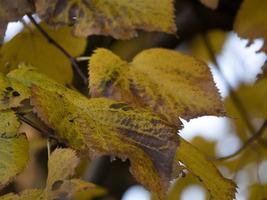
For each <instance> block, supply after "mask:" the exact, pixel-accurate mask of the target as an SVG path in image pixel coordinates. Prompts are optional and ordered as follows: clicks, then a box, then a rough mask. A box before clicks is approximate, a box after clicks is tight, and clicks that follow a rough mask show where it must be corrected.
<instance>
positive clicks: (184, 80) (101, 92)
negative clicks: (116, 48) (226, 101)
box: [89, 49, 223, 125]
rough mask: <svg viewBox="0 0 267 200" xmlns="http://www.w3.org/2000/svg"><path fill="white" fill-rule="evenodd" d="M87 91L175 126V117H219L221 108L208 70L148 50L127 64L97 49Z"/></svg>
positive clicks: (174, 55)
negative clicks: (142, 111)
mask: <svg viewBox="0 0 267 200" xmlns="http://www.w3.org/2000/svg"><path fill="white" fill-rule="evenodd" d="M89 77H90V82H89V89H90V92H91V95H92V96H93V97H103V96H104V97H108V98H111V99H114V100H119V101H124V102H127V103H129V104H132V105H135V106H139V107H145V108H149V109H150V110H151V111H153V112H156V113H158V114H159V115H161V116H163V117H165V118H166V119H167V120H168V121H169V122H171V123H172V124H178V125H179V123H180V121H179V120H178V117H182V118H185V119H187V120H188V119H191V118H194V117H198V116H203V115H217V116H220V115H223V106H222V103H221V99H220V96H219V94H218V91H217V88H216V86H215V84H214V82H213V79H212V76H211V73H210V71H209V68H208V66H207V65H206V64H205V63H204V62H202V61H200V60H197V59H195V58H193V57H190V56H187V55H184V54H181V53H179V52H177V51H172V50H166V49H150V50H145V51H143V52H141V53H140V54H138V55H137V56H136V57H135V58H134V59H133V61H132V62H131V63H127V62H125V61H123V60H121V59H120V58H119V57H118V56H116V55H114V54H113V53H112V52H111V51H109V50H106V49H98V50H96V51H95V53H94V54H93V56H92V57H91V58H90V63H89Z"/></svg>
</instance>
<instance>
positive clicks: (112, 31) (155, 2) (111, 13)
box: [35, 0, 176, 39]
mask: <svg viewBox="0 0 267 200" xmlns="http://www.w3.org/2000/svg"><path fill="white" fill-rule="evenodd" d="M159 5H160V6H159ZM35 6H36V10H37V13H38V14H39V16H40V17H41V18H43V19H44V20H46V21H47V22H48V23H50V24H52V25H61V24H68V25H69V24H74V34H75V35H77V36H82V37H87V36H88V35H94V34H97V35H99V34H101V35H110V36H112V37H114V38H116V39H129V38H132V37H134V36H137V31H136V29H143V30H145V31H162V32H167V33H175V32H176V25H175V20H174V2H173V0H146V1H143V0H135V1H131V0H113V1H110V0H101V1H98V0H69V1H65V0H64V1H53V0H37V1H35Z"/></svg>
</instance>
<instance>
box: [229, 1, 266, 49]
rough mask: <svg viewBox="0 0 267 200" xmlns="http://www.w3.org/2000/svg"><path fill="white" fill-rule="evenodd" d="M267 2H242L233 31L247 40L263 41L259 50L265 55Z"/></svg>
mask: <svg viewBox="0 0 267 200" xmlns="http://www.w3.org/2000/svg"><path fill="white" fill-rule="evenodd" d="M266 8H267V1H265V0H244V1H243V2H242V4H241V7H240V9H239V11H238V12H237V16H236V19H235V22H234V31H236V32H237V34H238V35H239V36H240V37H242V38H246V39H249V40H250V41H252V40H254V39H258V38H261V39H264V41H265V43H264V45H263V46H262V48H261V50H262V51H264V52H265V53H267V43H266V41H267V20H266V18H267V13H266Z"/></svg>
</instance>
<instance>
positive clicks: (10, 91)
mask: <svg viewBox="0 0 267 200" xmlns="http://www.w3.org/2000/svg"><path fill="white" fill-rule="evenodd" d="M28 98H30V90H29V88H27V87H26V86H25V85H23V84H21V83H20V82H18V81H16V80H13V79H12V78H11V79H10V78H7V77H5V76H4V75H3V74H1V73H0V110H5V109H9V108H15V107H19V106H20V105H21V102H22V101H23V100H24V99H28Z"/></svg>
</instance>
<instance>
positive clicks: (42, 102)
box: [8, 58, 234, 199]
mask: <svg viewBox="0 0 267 200" xmlns="http://www.w3.org/2000/svg"><path fill="white" fill-rule="evenodd" d="M104 60H106V58H105V59H104ZM8 77H9V78H13V79H16V80H17V81H19V82H21V83H23V84H25V85H27V86H28V87H30V86H32V85H34V87H33V91H32V93H33V94H32V98H31V101H32V104H33V105H34V107H35V110H36V111H37V113H38V115H39V116H40V118H41V119H43V120H44V121H45V122H46V123H47V124H48V125H49V126H50V127H52V128H54V129H55V131H56V132H57V134H58V135H59V137H61V138H64V139H66V140H68V142H69V145H70V146H71V147H72V148H75V149H78V150H80V151H82V152H88V153H89V154H90V155H91V157H96V156H100V155H115V156H118V157H120V158H122V159H126V158H129V159H130V162H131V172H132V173H133V175H134V176H135V177H136V179H137V180H138V181H139V182H140V183H142V184H143V185H145V186H146V187H148V188H149V189H150V190H151V191H152V192H154V193H156V194H158V196H159V198H161V199H165V195H166V191H167V189H168V186H169V182H170V180H172V179H173V178H175V177H176V176H177V172H178V170H179V164H178V162H176V161H175V160H174V156H175V152H176V148H177V146H178V144H179V141H180V140H179V138H180V137H178V135H177V130H178V129H179V128H180V127H176V126H173V125H170V124H169V123H168V122H167V121H166V120H164V119H161V118H160V117H158V116H156V115H154V114H152V113H150V112H148V111H146V110H143V109H136V108H133V107H130V106H128V105H127V104H124V103H120V102H116V101H113V100H109V99H104V98H92V99H87V98H86V97H84V96H82V95H80V94H79V93H77V92H75V91H72V90H69V89H67V88H65V87H63V86H61V85H60V84H57V83H55V82H54V81H52V80H50V79H48V78H47V77H45V76H44V75H42V74H38V73H37V72H35V71H34V70H33V68H29V67H25V66H24V67H22V68H20V69H18V70H14V71H12V72H11V73H9V74H8ZM182 141H183V143H185V141H184V140H182ZM179 148H182V150H181V151H179V156H178V158H179V160H181V161H182V162H184V164H186V165H187V166H188V168H189V169H190V170H191V171H192V172H193V173H194V174H195V175H196V176H198V177H200V178H201V179H202V180H203V182H204V183H205V186H208V189H210V185H209V183H210V182H209V181H210V180H211V179H215V180H217V182H216V183H217V184H218V187H221V193H220V192H217V190H216V189H217V187H216V188H215V189H213V188H212V191H213V192H212V194H213V196H216V195H221V194H222V193H223V194H228V193H227V192H229V193H230V194H231V196H234V194H233V193H234V185H233V184H232V183H231V182H229V181H228V180H226V179H224V178H223V177H222V176H221V175H220V173H219V172H218V171H217V170H216V168H215V167H214V166H213V165H212V164H211V163H210V162H209V161H208V160H206V159H205V157H204V156H203V155H202V154H201V153H200V152H198V151H197V150H195V149H194V147H192V146H191V145H182V146H179ZM180 152H182V153H180ZM180 154H181V156H180ZM185 154H187V155H188V157H186V156H184V155H185ZM191 155H192V156H191ZM188 159H189V160H188ZM192 160H193V161H192ZM196 162H199V163H200V164H199V165H198V164H196ZM202 164H203V165H202ZM191 165H192V166H191ZM200 166H202V167H201V169H199V167H200ZM206 167H207V168H206ZM203 168H205V169H208V170H210V171H211V172H210V171H209V173H207V172H203V170H202V169H203ZM220 184H221V185H220ZM228 184H229V185H228ZM228 186H229V187H228ZM226 190H228V191H226ZM214 191H215V192H214ZM232 192H233V193H232ZM229 196H230V195H229ZM229 199H230V198H229Z"/></svg>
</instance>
